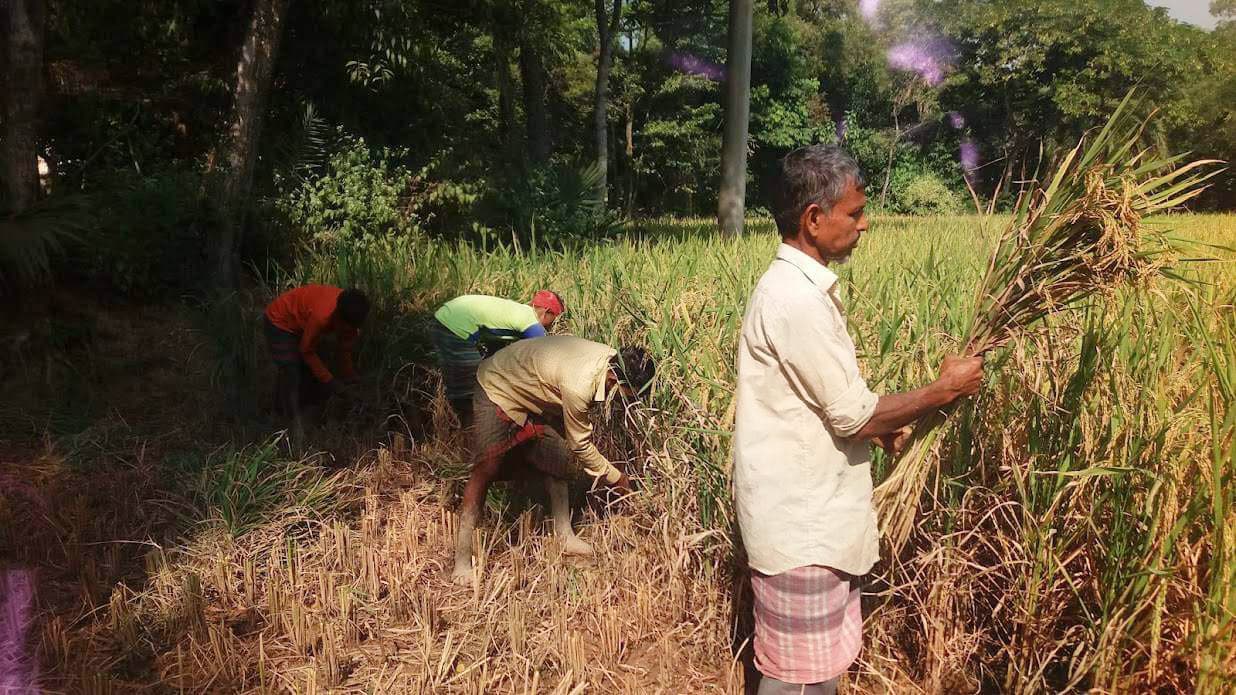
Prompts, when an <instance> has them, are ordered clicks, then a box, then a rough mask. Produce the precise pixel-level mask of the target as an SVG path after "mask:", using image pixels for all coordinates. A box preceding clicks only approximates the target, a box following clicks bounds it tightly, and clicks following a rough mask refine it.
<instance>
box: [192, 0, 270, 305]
mask: <svg viewBox="0 0 1236 695" xmlns="http://www.w3.org/2000/svg"><path fill="white" fill-rule="evenodd" d="M287 6H288V0H254V3H253V15H252V16H251V17H250V19H249V27H248V29H247V31H246V32H245V38H244V43H243V44H242V45H241V50H240V58H239V59H238V60H237V62H236V86H235V91H234V92H233V102H232V115H231V117H230V121H229V125H228V130H227V133H226V134H225V135H224V138H223V143H222V147H220V150H219V157H218V161H217V163H218V166H219V169H218V170H217V171H215V172H213V173H212V174H211V176H213V177H214V178H215V182H214V186H213V188H214V191H213V193H214V200H213V210H212V212H213V215H212V216H213V218H214V219H213V223H214V229H213V230H212V231H213V235H214V238H213V239H212V243H211V247H210V251H211V264H212V266H213V271H214V281H215V286H216V287H217V288H218V289H221V290H224V291H226V290H231V289H235V288H236V287H237V285H238V283H239V275H238V272H237V253H238V251H239V249H240V241H241V239H242V238H243V234H244V225H245V218H246V213H247V212H248V204H249V195H250V193H251V192H252V189H253V172H254V169H255V168H256V164H257V153H258V143H259V141H260V138H261V134H262V121H263V120H264V117H265V115H266V113H265V111H266V100H267V97H268V96H269V94H270V85H271V78H272V76H273V74H274V69H275V57H276V56H277V55H278V53H279V41H280V39H281V38H282V36H283V20H284V17H285V15H286V13H287Z"/></svg>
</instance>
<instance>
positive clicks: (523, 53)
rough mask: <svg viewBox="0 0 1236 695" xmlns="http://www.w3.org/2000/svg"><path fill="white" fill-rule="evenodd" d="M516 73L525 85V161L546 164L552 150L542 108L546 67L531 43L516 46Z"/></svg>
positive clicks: (544, 112) (547, 115)
mask: <svg viewBox="0 0 1236 695" xmlns="http://www.w3.org/2000/svg"><path fill="white" fill-rule="evenodd" d="M519 74H520V78H521V79H522V80H523V83H524V115H525V116H526V118H527V129H528V133H527V143H526V144H527V148H528V160H529V161H531V162H532V163H533V164H544V163H546V162H548V161H549V153H550V150H551V148H552V145H551V142H550V138H549V111H548V110H547V109H546V106H545V99H546V89H547V84H546V79H545V64H544V63H543V62H542V61H541V54H540V52H539V51H537V49H536V47H535V46H533V45H532V44H531V42H530V41H527V40H525V41H523V42H522V44H521V45H520V47H519Z"/></svg>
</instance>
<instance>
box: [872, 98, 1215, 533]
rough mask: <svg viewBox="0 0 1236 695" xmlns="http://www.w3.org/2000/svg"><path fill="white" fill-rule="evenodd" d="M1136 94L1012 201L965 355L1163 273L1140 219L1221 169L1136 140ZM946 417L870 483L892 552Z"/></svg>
mask: <svg viewBox="0 0 1236 695" xmlns="http://www.w3.org/2000/svg"><path fill="white" fill-rule="evenodd" d="M1133 95H1134V93H1133V92H1132V91H1130V92H1129V93H1128V94H1127V95H1126V96H1125V98H1124V99H1123V100H1122V101H1121V103H1120V105H1119V106H1117V107H1116V110H1115V111H1114V112H1113V113H1112V116H1111V118H1110V119H1109V120H1108V122H1107V125H1105V126H1104V127H1103V128H1102V129H1101V130H1100V131H1099V132H1098V134H1097V135H1095V136H1094V137H1093V138H1090V139H1089V141H1087V140H1086V139H1085V138H1083V139H1082V141H1081V142H1079V143H1078V144H1077V146H1076V147H1074V148H1073V149H1072V150H1071V151H1069V153H1068V154H1067V155H1066V156H1065V157H1064V159H1063V160H1062V161H1061V162H1060V164H1059V165H1058V167H1057V169H1056V172H1055V174H1054V176H1052V178H1051V184H1050V185H1049V186H1048V187H1047V188H1046V189H1044V190H1036V191H1032V192H1030V193H1029V194H1027V195H1023V196H1022V198H1021V199H1020V200H1019V201H1018V204H1017V208H1016V211H1015V214H1014V216H1013V219H1012V221H1011V222H1010V224H1009V226H1008V228H1007V229H1006V231H1005V232H1004V234H1003V235H1002V237H1001V239H1000V241H999V243H998V245H997V247H996V250H995V252H994V253H993V254H992V256H991V259H990V260H989V261H988V264H987V272H986V274H985V275H984V277H983V280H982V281H981V282H980V283H979V286H978V294H977V296H976V299H975V308H974V313H973V315H972V317H971V320H970V328H969V330H968V331H967V333H966V336H965V338H964V340H963V341H962V345H964V348H963V350H962V353H963V354H964V355H967V356H980V355H985V354H987V353H988V352H990V351H992V350H994V349H996V348H999V347H1002V346H1003V345H1005V344H1007V343H1008V342H1009V341H1010V340H1012V339H1013V338H1015V337H1016V336H1018V335H1019V334H1023V333H1024V332H1025V331H1027V330H1028V329H1031V328H1032V327H1034V326H1035V325H1036V324H1038V323H1039V322H1040V321H1042V320H1043V319H1044V318H1046V317H1047V316H1049V315H1051V314H1054V313H1056V312H1058V311H1061V310H1062V309H1065V308H1068V307H1071V306H1076V305H1077V304H1078V303H1079V302H1082V301H1084V300H1086V299H1087V298H1090V297H1092V296H1095V295H1100V294H1110V293H1111V292H1113V291H1115V290H1116V289H1117V288H1118V287H1120V286H1122V285H1125V284H1128V283H1135V282H1141V281H1144V280H1146V279H1148V278H1151V277H1154V276H1156V275H1159V274H1161V273H1162V271H1163V270H1164V266H1165V263H1166V262H1167V261H1168V260H1169V259H1170V258H1171V251H1172V250H1173V248H1174V245H1173V243H1172V242H1171V241H1170V239H1169V238H1168V237H1167V236H1166V234H1165V233H1164V232H1163V230H1161V229H1158V228H1152V227H1149V226H1147V225H1146V224H1144V222H1143V221H1144V220H1145V218H1146V217H1148V216H1149V215H1153V214H1155V213H1157V212H1162V211H1165V210H1170V209H1172V208H1176V207H1179V206H1181V205H1183V204H1184V203H1186V202H1188V201H1189V200H1191V199H1193V198H1194V197H1196V196H1197V195H1199V194H1200V193H1201V192H1202V191H1203V190H1204V189H1205V186H1204V185H1203V183H1204V182H1205V181H1206V180H1207V179H1209V178H1211V177H1213V176H1215V175H1216V174H1218V173H1220V171H1222V170H1221V169H1219V168H1218V167H1216V166H1213V165H1215V164H1219V162H1216V161H1214V160H1198V161H1193V162H1188V163H1185V158H1186V156H1187V155H1176V156H1168V157H1163V156H1158V157H1156V156H1155V153H1154V151H1153V150H1152V149H1151V148H1149V147H1145V146H1143V145H1142V143H1143V137H1142V136H1143V132H1144V131H1145V128H1146V125H1147V123H1148V122H1149V118H1144V119H1143V118H1140V117H1139V116H1137V115H1136V113H1135V110H1134V108H1133V104H1134V100H1133ZM948 414H949V412H948V411H938V412H935V413H932V414H930V415H928V416H926V417H924V418H922V419H921V420H920V421H919V422H918V423H916V424H915V427H914V432H913V434H912V435H911V439H910V442H909V445H908V446H907V447H906V449H905V452H904V455H903V456H901V458H900V460H899V461H898V463H897V466H896V467H895V468H894V469H893V472H892V474H891V475H889V477H888V478H887V479H886V480H885V481H884V482H883V483H881V484H880V486H879V487H877V488H876V490H875V503H876V507H877V509H878V511H879V517H880V519H881V525H882V530H883V532H884V535H885V537H886V538H887V539H888V542H889V545H890V547H891V549H892V552H893V554H894V555H896V554H897V553H898V551H900V549H901V548H902V546H903V545H905V542H906V540H907V539H908V538H909V536H910V533H911V530H912V529H913V524H914V517H915V514H916V512H917V510H918V506H919V499H920V496H921V493H922V490H923V486H924V484H925V483H926V481H927V479H928V476H929V473H930V470H931V468H932V461H933V460H934V459H933V456H932V453H933V452H934V450H935V448H936V444H937V442H938V440H939V437H940V433H941V428H942V426H943V425H944V424H945V422H946V420H947V418H948Z"/></svg>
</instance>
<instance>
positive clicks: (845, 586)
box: [751, 565, 863, 683]
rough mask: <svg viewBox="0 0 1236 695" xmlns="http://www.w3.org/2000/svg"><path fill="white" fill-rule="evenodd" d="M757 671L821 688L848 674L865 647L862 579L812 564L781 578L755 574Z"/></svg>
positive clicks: (784, 574)
mask: <svg viewBox="0 0 1236 695" xmlns="http://www.w3.org/2000/svg"><path fill="white" fill-rule="evenodd" d="M751 588H752V589H754V591H755V667H756V668H758V669H759V670H760V673H763V674H764V675H766V676H771V677H772V678H776V679H777V680H779V681H783V682H786V683H820V682H822V681H826V680H830V679H832V678H836V677H837V676H839V675H841V674H842V673H845V671H846V669H848V668H849V667H850V664H852V663H854V660H855V659H856V658H858V650H859V648H861V647H862V643H863V634H862V630H863V613H862V602H861V600H860V599H861V596H860V591H859V587H858V581H857V578H856V577H853V576H851V575H848V574H846V573H844V572H838V571H836V570H834V569H831V568H828V567H821V566H818V565H810V566H807V567H797V568H795V569H792V570H790V571H788V572H782V573H781V574H774V575H767V574H762V573H760V572H757V571H756V570H751Z"/></svg>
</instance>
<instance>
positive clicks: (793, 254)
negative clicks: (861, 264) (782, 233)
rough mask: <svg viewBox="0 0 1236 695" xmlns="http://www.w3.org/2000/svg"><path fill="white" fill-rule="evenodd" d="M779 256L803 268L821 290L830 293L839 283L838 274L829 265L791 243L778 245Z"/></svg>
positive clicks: (805, 273)
mask: <svg viewBox="0 0 1236 695" xmlns="http://www.w3.org/2000/svg"><path fill="white" fill-rule="evenodd" d="M777 258H778V259H780V260H783V261H785V262H787V263H789V264H790V265H792V266H794V267H795V268H798V269H799V270H801V271H802V273H803V275H806V276H807V279H808V280H810V281H811V283H812V284H813V285H815V286H816V287H818V288H820V291H821V292H824V293H826V294H827V293H830V292H832V289H833V286H834V285H836V284H837V274H836V273H834V272H833V271H831V270H829V269H828V266H826V265H824V264H823V263H820V262H819V261H817V260H815V259H814V258H812V257H811V256H808V255H807V254H805V253H803V252H802V251H799V250H798V249H796V248H794V247H793V246H790V245H789V244H781V246H779V247H777Z"/></svg>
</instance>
